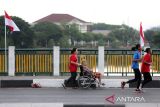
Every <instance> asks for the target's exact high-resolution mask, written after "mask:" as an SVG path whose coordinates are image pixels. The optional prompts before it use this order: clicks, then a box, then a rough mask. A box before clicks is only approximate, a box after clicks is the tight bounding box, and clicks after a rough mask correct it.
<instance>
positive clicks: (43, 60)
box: [15, 54, 53, 73]
mask: <svg viewBox="0 0 160 107" xmlns="http://www.w3.org/2000/svg"><path fill="white" fill-rule="evenodd" d="M52 58H53V55H52V54H16V63H15V64H16V73H18V72H25V73H27V72H42V73H45V72H53V59H52Z"/></svg>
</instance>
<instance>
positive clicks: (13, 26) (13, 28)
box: [4, 11, 20, 32]
mask: <svg viewBox="0 0 160 107" xmlns="http://www.w3.org/2000/svg"><path fill="white" fill-rule="evenodd" d="M4 12H5V16H4V18H5V26H8V27H9V29H10V30H11V31H12V32H13V31H20V30H19V28H18V27H17V25H16V24H15V23H14V21H13V20H12V19H11V17H10V16H9V15H8V14H7V13H6V11H4Z"/></svg>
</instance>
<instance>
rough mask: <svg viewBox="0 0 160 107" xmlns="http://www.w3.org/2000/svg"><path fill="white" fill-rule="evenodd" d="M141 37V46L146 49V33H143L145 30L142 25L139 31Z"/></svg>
mask: <svg viewBox="0 0 160 107" xmlns="http://www.w3.org/2000/svg"><path fill="white" fill-rule="evenodd" d="M139 35H140V45H141V47H144V42H145V39H144V32H143V28H142V23H140V30H139Z"/></svg>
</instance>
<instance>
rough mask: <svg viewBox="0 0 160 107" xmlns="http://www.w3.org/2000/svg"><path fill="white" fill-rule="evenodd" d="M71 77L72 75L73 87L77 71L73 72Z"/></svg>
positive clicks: (75, 83)
mask: <svg viewBox="0 0 160 107" xmlns="http://www.w3.org/2000/svg"><path fill="white" fill-rule="evenodd" d="M72 77H73V84H74V86H75V87H77V82H76V77H77V72H73V73H72Z"/></svg>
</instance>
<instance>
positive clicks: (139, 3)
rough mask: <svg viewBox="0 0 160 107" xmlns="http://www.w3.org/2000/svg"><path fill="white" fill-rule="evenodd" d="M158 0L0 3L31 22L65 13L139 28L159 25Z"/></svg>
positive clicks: (0, 0)
mask: <svg viewBox="0 0 160 107" xmlns="http://www.w3.org/2000/svg"><path fill="white" fill-rule="evenodd" d="M159 5H160V0H0V15H4V10H6V12H7V13H8V14H9V15H10V16H18V17H20V18H22V19H24V20H25V21H26V22H29V23H32V22H34V21H36V20H38V19H40V18H42V17H45V16H47V15H50V14H53V13H65V14H70V15H72V16H75V17H77V18H80V19H82V20H84V21H87V22H93V23H106V24H114V25H121V24H126V25H129V26H131V27H133V28H135V29H137V30H138V29H139V26H140V22H142V25H143V29H144V30H146V29H149V28H152V27H157V26H159V25H160V12H159V10H160V6H159Z"/></svg>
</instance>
